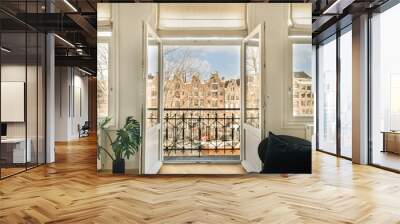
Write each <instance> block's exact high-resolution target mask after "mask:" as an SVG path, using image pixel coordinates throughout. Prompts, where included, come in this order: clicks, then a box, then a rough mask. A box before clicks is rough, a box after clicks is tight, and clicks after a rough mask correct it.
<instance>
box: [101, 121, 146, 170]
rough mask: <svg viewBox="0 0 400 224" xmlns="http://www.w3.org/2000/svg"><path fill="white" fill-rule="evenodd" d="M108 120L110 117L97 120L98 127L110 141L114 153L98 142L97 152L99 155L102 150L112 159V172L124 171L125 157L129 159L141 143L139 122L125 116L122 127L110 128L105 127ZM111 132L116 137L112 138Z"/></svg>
mask: <svg viewBox="0 0 400 224" xmlns="http://www.w3.org/2000/svg"><path fill="white" fill-rule="evenodd" d="M110 120H111V118H110V117H106V118H105V119H103V120H101V121H100V122H99V124H98V127H99V129H100V131H101V132H103V133H104V135H105V137H106V139H107V140H108V142H109V143H110V145H111V149H112V151H113V154H114V155H112V153H110V152H109V151H108V150H107V149H106V148H105V147H104V146H102V145H100V144H99V143H97V150H98V153H97V154H98V155H99V152H100V151H104V152H105V153H106V155H107V156H108V157H110V158H111V159H112V161H113V164H112V172H113V173H125V158H126V159H129V158H130V157H131V156H134V155H135V153H136V152H137V151H138V150H139V146H140V143H141V136H140V123H139V122H138V121H137V120H135V119H134V118H133V117H127V118H126V121H125V125H124V126H123V127H122V128H120V129H118V130H110V129H108V128H107V124H108V123H109V122H110ZM112 132H115V136H116V137H115V139H114V140H113V139H112V137H111V134H112Z"/></svg>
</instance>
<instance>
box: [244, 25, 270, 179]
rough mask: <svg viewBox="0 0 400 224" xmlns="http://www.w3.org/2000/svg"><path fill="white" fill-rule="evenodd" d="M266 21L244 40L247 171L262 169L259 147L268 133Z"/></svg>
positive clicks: (245, 152)
mask: <svg viewBox="0 0 400 224" xmlns="http://www.w3.org/2000/svg"><path fill="white" fill-rule="evenodd" d="M264 31H265V25H264V24H260V25H258V26H257V27H256V28H255V29H254V30H253V31H252V32H251V33H250V34H249V35H248V36H247V37H246V38H245V39H244V40H243V43H242V52H243V53H244V55H243V56H242V78H241V79H242V80H244V85H243V87H242V99H243V102H242V105H244V106H243V108H244V110H243V113H242V116H243V117H244V121H243V125H242V126H241V130H242V131H241V132H242V133H243V135H242V137H243V138H244V141H241V142H243V143H242V146H244V147H241V148H243V149H244V150H242V152H243V153H242V165H243V167H244V168H245V169H246V171H247V172H259V171H260V170H261V161H260V159H259V158H258V153H257V148H258V144H259V143H260V142H261V140H262V138H263V137H264V136H265V127H264V121H265V96H266V85H265V82H266V74H265V66H264V63H265V60H264V51H265V50H264V47H265V45H264V38H265V37H264Z"/></svg>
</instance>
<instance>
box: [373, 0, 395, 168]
mask: <svg viewBox="0 0 400 224" xmlns="http://www.w3.org/2000/svg"><path fill="white" fill-rule="evenodd" d="M399 21H400V5H399V4H398V5H395V6H393V7H392V8H390V9H388V10H386V11H384V12H382V13H380V14H375V15H374V16H373V17H372V19H371V34H372V37H371V40H372V49H371V50H372V52H374V53H373V54H372V55H371V59H372V61H371V66H372V72H371V79H370V85H371V93H370V96H371V97H370V105H371V106H370V108H371V111H370V116H371V117H370V121H371V124H370V128H371V130H370V132H371V140H372V145H371V147H372V150H371V153H372V154H371V157H372V163H373V164H376V165H380V166H384V167H388V168H391V169H395V170H400V155H399V153H400V150H399V149H400V141H399V139H400V138H399V136H400V103H399V99H400V63H399V58H400V55H399V52H400V44H399V39H400V33H399V30H398V29H396V28H394V27H398V22H399Z"/></svg>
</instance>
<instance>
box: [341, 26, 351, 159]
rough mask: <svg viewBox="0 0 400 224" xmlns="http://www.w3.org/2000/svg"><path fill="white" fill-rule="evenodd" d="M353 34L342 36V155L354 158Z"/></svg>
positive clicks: (348, 33) (349, 32)
mask: <svg viewBox="0 0 400 224" xmlns="http://www.w3.org/2000/svg"><path fill="white" fill-rule="evenodd" d="M352 74H353V72H352V32H351V30H349V31H348V32H346V33H344V34H342V35H341V36H340V154H341V156H344V157H347V158H351V157H352V147H351V146H352V96H353V94H352Z"/></svg>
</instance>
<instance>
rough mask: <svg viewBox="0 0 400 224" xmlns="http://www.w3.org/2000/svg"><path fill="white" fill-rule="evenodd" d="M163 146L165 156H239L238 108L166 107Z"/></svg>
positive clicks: (234, 157) (236, 157) (235, 157)
mask: <svg viewBox="0 0 400 224" xmlns="http://www.w3.org/2000/svg"><path fill="white" fill-rule="evenodd" d="M150 119H152V118H150ZM163 149H164V158H165V159H168V158H171V157H194V156H195V157H221V156H222V157H221V158H222V159H223V158H224V157H225V158H226V156H230V158H233V159H239V158H240V109H239V108H212V109H211V108H184V109H181V108H165V109H164V118H163ZM232 156H233V157H232Z"/></svg>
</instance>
